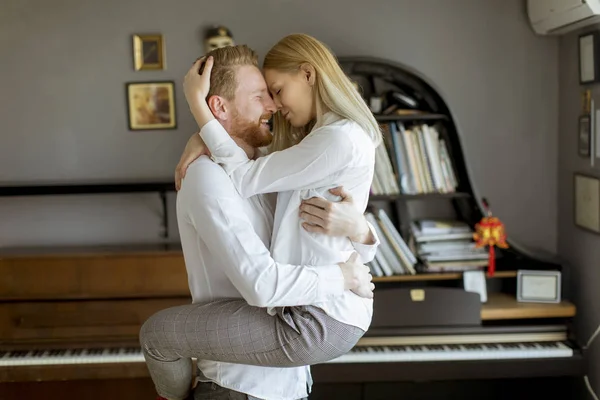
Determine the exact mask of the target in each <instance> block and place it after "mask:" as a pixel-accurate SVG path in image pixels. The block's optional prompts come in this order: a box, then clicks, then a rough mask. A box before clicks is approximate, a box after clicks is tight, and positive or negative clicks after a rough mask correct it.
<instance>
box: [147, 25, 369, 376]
mask: <svg viewBox="0 0 600 400" xmlns="http://www.w3.org/2000/svg"><path fill="white" fill-rule="evenodd" d="M201 62H203V60H199V61H198V62H196V63H195V64H194V66H193V67H192V69H190V71H189V72H188V74H187V75H186V78H185V83H184V88H185V94H186V98H187V100H188V103H189V106H190V109H191V111H192V114H193V115H194V118H195V119H196V121H197V123H198V125H199V126H200V127H201V128H202V129H201V132H200V136H201V137H202V139H204V142H205V144H206V147H208V149H209V150H210V152H211V155H212V158H213V160H214V161H215V162H217V163H219V164H220V165H222V167H223V168H224V170H225V171H226V172H227V173H228V174H229V176H230V178H231V180H232V182H233V184H234V186H235V188H236V189H237V190H238V192H239V193H240V194H241V195H242V197H245V198H247V197H250V196H253V195H255V194H259V193H271V192H277V193H278V195H277V196H278V197H277V206H276V211H275V217H274V227H273V236H272V241H271V255H272V257H273V259H274V260H276V261H277V262H281V263H288V264H294V265H332V264H337V263H340V262H344V261H346V260H348V258H349V257H350V256H351V255H352V253H353V252H354V248H353V244H352V242H351V240H350V239H349V238H347V237H342V236H326V235H323V234H321V233H318V232H310V231H309V230H307V229H305V228H304V227H303V226H302V220H301V216H300V213H299V211H298V210H299V209H300V208H301V203H302V202H303V200H306V199H309V198H314V197H320V198H324V199H327V200H337V199H336V197H335V196H333V195H332V194H331V192H330V189H333V188H336V187H339V186H343V187H344V189H345V190H346V192H347V193H348V194H349V195H350V196H352V198H353V200H354V205H355V206H356V207H357V209H358V210H359V211H360V212H361V213H362V212H364V211H365V209H366V206H367V201H368V197H369V190H370V186H371V182H372V178H373V173H374V162H375V147H376V146H377V145H378V144H379V142H380V140H381V132H380V129H379V126H378V124H377V122H376V121H375V119H374V118H373V116H372V114H371V112H370V110H369V109H368V107H367V106H366V104H365V103H364V101H363V100H362V98H361V97H360V95H359V94H358V92H357V91H356V90H355V89H354V87H353V86H352V83H351V82H350V80H349V79H348V78H347V77H346V75H345V74H344V73H343V71H342V70H341V68H340V67H339V65H338V63H337V61H336V60H335V58H334V56H333V55H332V53H331V52H330V51H329V50H328V49H327V48H326V46H325V45H323V44H322V43H321V42H319V41H317V40H316V39H314V38H312V37H310V36H307V35H300V34H299V35H290V36H287V37H285V38H284V39H282V40H281V41H280V42H279V43H277V44H276V45H275V46H274V47H273V48H272V49H271V50H270V51H269V53H268V54H267V55H266V57H265V62H264V74H265V78H266V82H267V86H268V89H269V91H270V93H271V95H272V97H273V100H274V102H275V104H276V106H277V108H278V111H279V112H278V113H276V114H275V116H274V132H275V134H274V138H273V142H272V145H271V151H270V154H268V155H266V156H264V157H259V158H257V159H254V160H251V159H249V158H248V155H247V154H246V152H245V151H243V150H242V149H241V148H240V147H239V146H238V145H237V144H236V143H235V142H234V141H233V139H232V138H231V137H230V136H229V134H228V133H227V131H225V129H224V128H223V126H222V125H221V124H220V123H219V122H218V121H217V120H216V119H215V118H214V115H213V112H214V110H215V105H214V104H213V108H212V109H211V107H209V104H207V100H206V99H207V96H208V94H209V90H210V74H211V69H212V62H213V61H212V59H211V58H210V57H209V58H208V59H207V60H206V63H205V66H204V70H203V72H202V74H201V75H200V74H199V73H198V71H199V67H200V64H201ZM238 84H240V82H238ZM217 107H219V106H218V105H217ZM223 107H224V106H223ZM223 111H225V110H224V109H223ZM264 123H265V121H262V120H261V121H257V124H264ZM204 151H205V149H204V148H203V145H198V146H195V147H194V146H191V147H190V146H188V147H187V149H186V154H184V156H183V157H182V159H183V160H184V162H183V167H186V166H187V165H188V164H189V162H191V161H192V160H194V159H195V158H197V157H198V156H199V155H200V154H202V153H203V152H204ZM362 261H363V262H368V261H370V260H362ZM363 290H364V292H370V290H372V284H370V287H367V288H363ZM356 292H357V293H354V292H352V291H349V290H346V291H344V292H343V294H342V295H340V296H336V297H333V298H331V299H330V300H326V301H322V302H319V303H314V304H310V305H307V306H302V307H277V308H269V309H267V310H264V313H265V314H268V315H270V316H271V318H273V319H277V320H278V321H282V323H278V324H270V325H266V323H263V321H264V319H265V318H264V317H260V318H259V317H257V315H258V313H257V312H256V311H253V314H249V315H243V316H241V317H243V318H256V321H255V323H256V325H257V326H256V330H257V331H258V332H261V335H262V336H261V337H256V338H255V340H256V341H255V343H253V344H252V345H251V346H240V345H239V344H235V343H229V344H228V343H221V342H220V341H219V340H216V341H214V340H212V339H211V338H210V337H208V336H209V335H210V331H211V327H206V332H203V331H199V332H196V333H197V334H196V335H195V336H194V338H193V340H194V343H193V353H190V354H187V353H186V354H183V353H180V354H179V355H180V356H181V357H196V358H198V359H208V360H215V361H224V362H232V363H239V364H250V365H262V366H271V367H294V366H306V365H311V364H316V363H321V362H325V361H328V360H331V359H333V358H337V357H339V356H341V355H343V354H345V353H347V352H348V351H349V350H350V349H351V348H352V347H354V346H355V345H356V343H357V342H358V340H359V339H360V338H361V337H362V335H363V334H364V332H365V331H366V330H367V329H368V327H369V325H370V322H371V317H372V312H373V303H372V302H373V300H372V298H371V296H369V295H368V293H367V294H365V293H360V290H357V291H356ZM361 294H362V295H363V296H361ZM218 312H219V315H220V321H237V320H239V318H240V315H239V313H238V315H234V314H235V313H236V312H237V311H236V309H235V308H226V307H221V308H219V310H218ZM227 313H231V314H232V315H230V316H229V317H230V318H228V316H227V315H224V314H227ZM205 319H206V320H210V319H209V318H205ZM194 323H196V321H194ZM259 325H261V326H259ZM213 328H214V329H212V330H213V331H214V330H216V329H217V327H213ZM268 329H272V330H273V331H272V332H271V331H268ZM218 330H219V332H220V334H221V335H223V336H224V337H232V336H235V335H231V334H230V333H227V334H226V332H225V331H226V330H230V331H235V330H236V325H235V324H233V323H232V324H231V325H227V326H219V327H218ZM150 333H151V334H152V332H150ZM159 333H160V332H159ZM203 334H206V336H207V337H205V338H203V337H202V335H203ZM182 340H184V341H185V340H187V338H182ZM144 342H145V341H144V340H142V344H143V347H144V349H145V351H146V350H147V346H148V342H147V341H146V343H144ZM155 342H157V343H151V345H153V346H154V347H155V349H156V350H157V351H156V352H157V353H159V354H160V353H163V350H162V349H161V348H160V340H159V339H157V340H156V341H155ZM203 343H205V344H206V346H202V344H203ZM215 343H217V344H216V346H218V348H216V347H215ZM176 344H177V343H175V344H173V343H169V346H172V345H176ZM203 347H204V348H203ZM307 373H308V371H307Z"/></svg>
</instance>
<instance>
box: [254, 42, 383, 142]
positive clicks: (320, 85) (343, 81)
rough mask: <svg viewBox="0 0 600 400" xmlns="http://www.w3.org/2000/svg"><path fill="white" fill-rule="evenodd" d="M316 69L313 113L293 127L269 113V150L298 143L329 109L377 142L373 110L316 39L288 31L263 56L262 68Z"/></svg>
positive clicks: (292, 70)
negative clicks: (306, 121)
mask: <svg viewBox="0 0 600 400" xmlns="http://www.w3.org/2000/svg"><path fill="white" fill-rule="evenodd" d="M306 63H308V64H310V65H312V67H313V68H314V69H315V71H316V76H315V85H314V88H315V91H314V92H315V102H316V110H317V117H316V120H315V121H311V123H309V124H308V125H307V126H305V127H302V128H294V127H292V126H291V124H290V123H289V122H288V121H286V120H285V119H284V118H283V117H282V116H281V113H276V114H275V115H274V116H273V132H274V136H273V142H272V143H271V146H270V147H269V150H270V151H277V150H283V149H286V148H288V147H291V146H293V145H295V144H298V143H299V142H300V141H301V140H302V139H303V138H304V136H306V135H307V134H308V133H309V132H310V130H311V129H313V128H318V127H320V126H322V124H323V115H324V114H325V112H327V111H331V112H333V113H335V114H337V115H339V116H340V117H342V118H345V119H348V120H351V121H354V122H356V123H357V124H358V125H360V126H361V127H362V128H363V129H364V131H365V132H366V133H367V134H368V135H369V137H370V138H371V140H373V143H374V144H375V146H378V145H379V144H380V143H381V128H380V126H379V124H378V123H377V121H376V120H375V117H373V113H372V112H371V110H370V109H369V107H367V104H366V103H365V101H364V100H363V98H362V97H361V95H360V93H359V92H358V91H357V90H356V88H355V86H354V85H353V84H352V81H351V80H350V79H349V78H348V77H347V76H346V74H345V73H344V71H343V70H342V68H341V67H340V66H339V64H338V62H337V59H336V58H335V56H334V55H333V53H332V52H331V51H330V50H329V49H328V48H327V46H325V44H323V43H321V42H320V41H318V40H317V39H315V38H313V37H311V36H309V35H305V34H292V35H289V36H286V37H284V38H283V39H281V40H280V41H279V42H278V43H277V44H276V45H275V46H273V48H272V49H271V50H269V52H268V53H267V55H266V56H265V60H264V63H263V70H267V69H273V70H277V71H282V72H298V71H299V69H300V67H301V65H302V64H306Z"/></svg>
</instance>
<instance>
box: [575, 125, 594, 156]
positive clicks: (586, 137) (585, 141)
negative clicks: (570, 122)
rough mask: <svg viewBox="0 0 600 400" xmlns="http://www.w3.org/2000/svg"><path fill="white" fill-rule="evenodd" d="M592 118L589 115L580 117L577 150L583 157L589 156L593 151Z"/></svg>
mask: <svg viewBox="0 0 600 400" xmlns="http://www.w3.org/2000/svg"><path fill="white" fill-rule="evenodd" d="M591 131H592V118H591V117H590V116H589V115H582V116H580V117H579V132H578V135H577V136H578V141H577V142H578V143H577V150H578V151H577V152H578V153H579V155H580V156H581V157H586V158H587V157H589V156H590V151H591V136H590V135H591Z"/></svg>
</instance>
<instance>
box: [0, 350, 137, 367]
mask: <svg viewBox="0 0 600 400" xmlns="http://www.w3.org/2000/svg"><path fill="white" fill-rule="evenodd" d="M132 362H133V363H136V362H145V360H144V356H143V355H142V350H141V349H140V348H139V347H137V348H136V347H126V348H106V349H62V350H61V349H56V350H22V351H8V352H2V351H0V367H20V366H32V365H74V364H109V363H132Z"/></svg>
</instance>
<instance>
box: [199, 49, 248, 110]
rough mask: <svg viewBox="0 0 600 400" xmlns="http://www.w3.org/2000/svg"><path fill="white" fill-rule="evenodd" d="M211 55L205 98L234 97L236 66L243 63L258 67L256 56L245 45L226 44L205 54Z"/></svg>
mask: <svg viewBox="0 0 600 400" xmlns="http://www.w3.org/2000/svg"><path fill="white" fill-rule="evenodd" d="M209 56H212V57H213V68H212V71H211V74H210V90H209V92H208V95H207V96H206V98H209V97H210V96H214V95H217V96H221V97H224V98H225V99H227V100H233V99H234V98H235V89H236V87H237V85H238V82H237V68H238V67H241V66H244V65H253V66H255V67H258V56H257V54H256V53H255V52H254V50H252V49H251V48H249V47H248V46H246V45H238V46H226V47H220V48H217V49H214V50H212V51H210V52H208V53H207V54H206V57H207V58H208V57H209Z"/></svg>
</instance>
